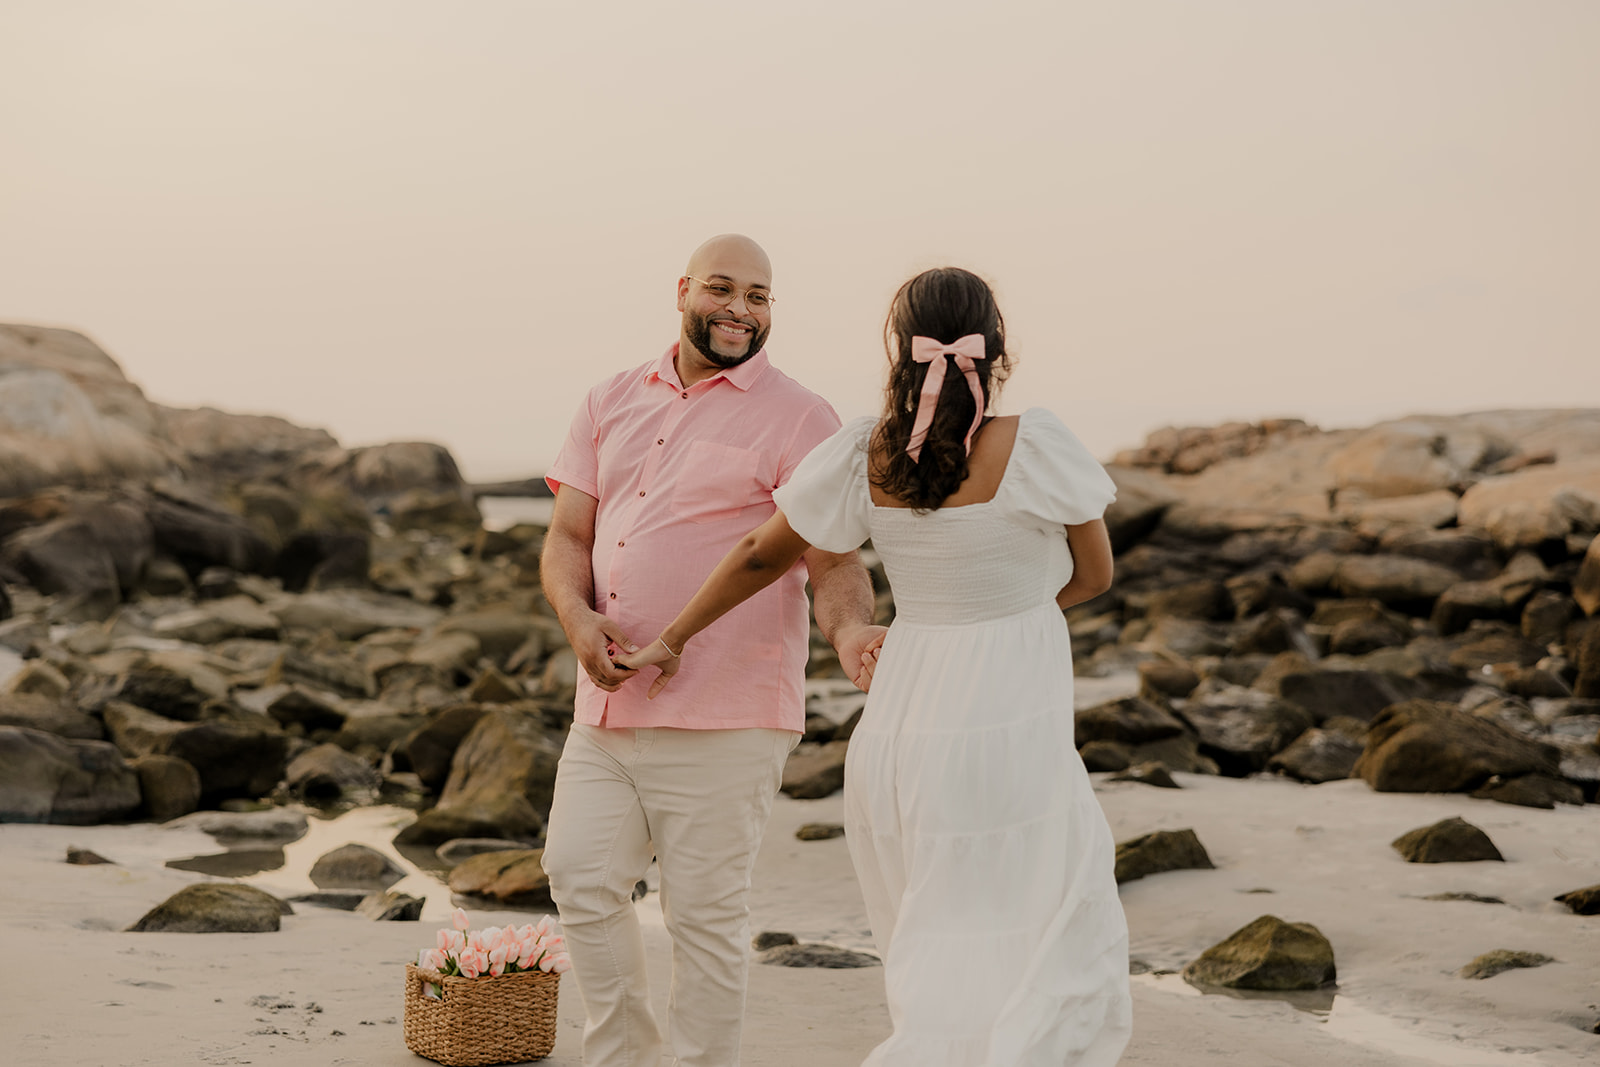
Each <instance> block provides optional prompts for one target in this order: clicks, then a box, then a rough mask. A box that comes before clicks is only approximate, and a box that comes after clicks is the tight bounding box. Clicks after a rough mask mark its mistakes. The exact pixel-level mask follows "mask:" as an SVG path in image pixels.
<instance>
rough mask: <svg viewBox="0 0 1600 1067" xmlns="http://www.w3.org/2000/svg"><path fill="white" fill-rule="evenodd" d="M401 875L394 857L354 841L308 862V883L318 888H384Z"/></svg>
mask: <svg viewBox="0 0 1600 1067" xmlns="http://www.w3.org/2000/svg"><path fill="white" fill-rule="evenodd" d="M405 876H406V872H405V869H404V868H403V867H401V866H400V865H399V864H397V863H395V861H394V860H392V859H390V858H389V857H388V856H385V855H384V854H383V853H382V852H379V851H378V850H377V849H375V848H370V847H368V846H367V845H362V844H357V843H355V842H351V843H350V844H348V845H341V846H340V847H338V848H336V849H334V850H333V851H332V852H326V853H324V854H323V855H322V856H321V857H320V858H319V859H318V860H317V862H316V863H313V864H312V865H311V884H312V885H315V886H316V887H317V888H318V889H368V890H371V889H388V888H389V887H390V886H392V885H394V884H395V883H396V882H398V881H400V879H402V878H404V877H405Z"/></svg>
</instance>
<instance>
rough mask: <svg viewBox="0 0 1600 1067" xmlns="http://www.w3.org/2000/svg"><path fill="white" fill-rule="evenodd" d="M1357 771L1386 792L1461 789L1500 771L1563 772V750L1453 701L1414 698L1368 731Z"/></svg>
mask: <svg viewBox="0 0 1600 1067" xmlns="http://www.w3.org/2000/svg"><path fill="white" fill-rule="evenodd" d="M1353 773H1354V775H1355V776H1356V777H1359V778H1364V779H1366V781H1367V783H1368V784H1369V785H1371V786H1372V788H1373V789H1376V790H1377V791H1378V792H1380V793H1460V792H1468V791H1471V790H1473V789H1476V788H1478V787H1479V786H1480V785H1482V784H1483V783H1484V782H1486V781H1488V780H1489V779H1490V778H1492V777H1494V776H1495V775H1499V776H1501V777H1504V778H1515V777H1518V776H1520V775H1524V774H1545V775H1549V776H1551V777H1559V776H1560V757H1559V753H1558V751H1557V750H1556V749H1555V748H1554V747H1552V746H1550V745H1546V744H1543V743H1541V742H1538V741H1534V740H1531V739H1529V738H1526V737H1521V736H1519V735H1517V734H1515V733H1513V732H1511V731H1510V730H1507V729H1506V728H1505V727H1503V726H1501V725H1500V724H1499V723H1496V722H1493V721H1491V720H1488V719H1483V718H1479V717H1478V716H1475V715H1472V714H1470V713H1468V712H1464V711H1461V710H1459V709H1457V708H1455V707H1453V706H1451V705H1449V704H1441V703H1436V702H1433V701H1426V700H1410V701H1406V702H1404V703H1401V704H1396V705H1394V706H1392V707H1390V708H1387V709H1385V710H1384V711H1383V712H1382V713H1380V714H1379V715H1378V716H1377V717H1376V718H1375V719H1373V720H1372V726H1371V728H1370V729H1369V730H1368V732H1367V739H1366V745H1365V748H1364V749H1363V751H1362V753H1361V758H1360V759H1359V760H1357V761H1356V765H1355V768H1354V771H1353Z"/></svg>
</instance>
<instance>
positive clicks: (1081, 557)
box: [1056, 519, 1115, 610]
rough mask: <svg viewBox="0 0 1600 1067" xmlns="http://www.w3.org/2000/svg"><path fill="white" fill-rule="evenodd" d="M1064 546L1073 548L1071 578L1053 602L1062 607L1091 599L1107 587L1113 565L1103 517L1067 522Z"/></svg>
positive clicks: (1109, 582)
mask: <svg viewBox="0 0 1600 1067" xmlns="http://www.w3.org/2000/svg"><path fill="white" fill-rule="evenodd" d="M1067 547H1068V548H1070V549H1071V550H1072V580H1071V581H1069V582H1067V584H1066V585H1064V586H1062V587H1061V592H1059V593H1057V594H1056V606H1058V607H1060V608H1061V609H1062V610H1066V609H1067V608H1070V607H1072V606H1073V605H1074V604H1082V603H1083V602H1084V601H1086V600H1093V599H1094V598H1095V597H1097V596H1099V595H1100V594H1101V593H1104V592H1105V591H1106V590H1107V589H1110V588H1111V575H1112V571H1113V568H1114V566H1115V564H1114V562H1113V560H1112V556H1111V537H1110V535H1109V534H1107V533H1106V524H1105V520H1104V519H1095V520H1094V521H1093V522H1086V523H1083V524H1081V525H1078V526H1068V527H1067Z"/></svg>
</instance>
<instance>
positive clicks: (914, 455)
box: [906, 333, 988, 462]
mask: <svg viewBox="0 0 1600 1067" xmlns="http://www.w3.org/2000/svg"><path fill="white" fill-rule="evenodd" d="M945 356H955V357H956V366H957V367H960V368H961V373H962V374H964V375H966V376H967V385H969V386H970V387H971V388H972V401H973V405H974V407H975V408H976V409H977V410H976V411H975V412H974V414H973V416H972V426H971V427H970V428H969V429H968V430H967V437H966V440H965V441H963V442H962V446H963V447H964V448H966V450H967V454H968V455H971V454H972V435H973V434H974V433H976V432H977V431H978V427H979V426H981V425H982V424H983V386H981V385H979V384H978V369H977V368H976V367H975V366H973V363H974V361H975V360H980V359H986V358H988V353H987V352H986V351H985V350H984V347H983V334H981V333H969V334H967V335H966V336H965V337H963V338H961V340H959V341H956V342H954V343H952V344H948V345H947V344H945V343H944V342H943V341H935V340H934V339H933V338H931V337H913V338H912V339H911V358H912V359H914V360H916V361H917V362H918V363H927V364H929V367H928V376H927V377H926V378H924V379H922V395H921V396H920V397H919V398H918V399H917V418H916V421H915V422H913V423H912V425H911V439H910V440H909V441H907V442H906V454H907V455H909V456H910V457H911V459H912V462H916V461H918V460H920V459H921V458H922V442H923V441H924V440H926V439H927V436H928V428H929V427H930V426H932V425H933V412H934V410H935V409H936V408H937V407H938V406H939V393H940V391H941V390H943V389H944V358H943V357H945Z"/></svg>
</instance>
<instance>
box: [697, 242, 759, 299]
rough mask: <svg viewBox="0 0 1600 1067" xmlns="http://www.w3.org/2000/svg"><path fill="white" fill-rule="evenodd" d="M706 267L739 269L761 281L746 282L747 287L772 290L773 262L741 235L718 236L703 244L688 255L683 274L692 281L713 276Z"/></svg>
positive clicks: (754, 244) (710, 269)
mask: <svg viewBox="0 0 1600 1067" xmlns="http://www.w3.org/2000/svg"><path fill="white" fill-rule="evenodd" d="M708 264H713V265H715V266H719V267H725V266H739V267H742V268H743V269H744V270H745V271H748V272H750V273H751V274H753V275H755V276H758V277H759V278H760V279H761V281H760V282H746V283H745V284H746V285H760V286H761V287H762V288H764V289H770V288H772V260H770V259H768V258H767V253H766V251H765V250H764V249H763V248H762V247H761V246H760V245H758V244H756V243H755V242H754V241H752V240H750V238H748V237H746V236H745V235H744V234H742V233H721V234H718V235H717V236H715V237H713V238H711V239H710V240H709V241H706V242H705V243H703V244H702V245H701V246H700V247H699V248H696V249H695V250H694V252H693V253H691V254H690V256H689V265H688V266H687V267H686V268H684V271H683V273H685V274H687V275H690V276H691V277H695V278H703V277H706V276H708V274H709V273H712V267H711V266H708Z"/></svg>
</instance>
